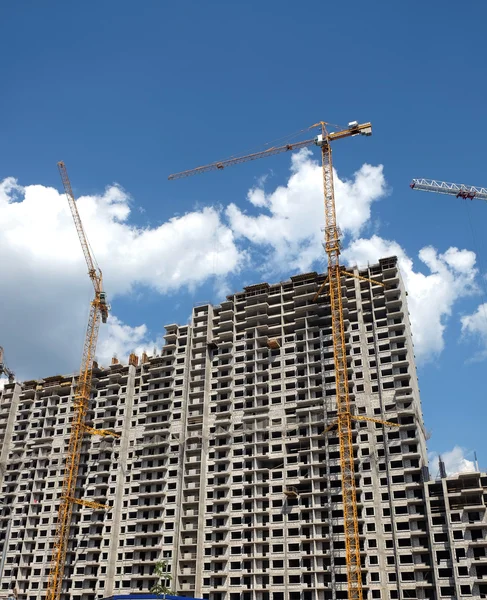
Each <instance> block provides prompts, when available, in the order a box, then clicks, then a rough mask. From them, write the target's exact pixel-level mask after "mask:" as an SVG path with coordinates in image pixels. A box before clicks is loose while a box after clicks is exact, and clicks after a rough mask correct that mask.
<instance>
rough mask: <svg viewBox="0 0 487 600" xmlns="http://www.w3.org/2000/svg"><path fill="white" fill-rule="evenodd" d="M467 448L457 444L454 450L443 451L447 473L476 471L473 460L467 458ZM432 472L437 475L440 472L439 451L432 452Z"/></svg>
mask: <svg viewBox="0 0 487 600" xmlns="http://www.w3.org/2000/svg"><path fill="white" fill-rule="evenodd" d="M465 452H466V450H465V448H461V447H460V446H455V447H454V448H453V450H449V451H448V452H442V453H441V458H442V460H443V462H444V463H445V469H446V473H447V475H456V474H457V473H471V472H473V471H475V464H474V462H473V461H472V460H468V459H467V458H465ZM429 461H430V473H431V475H432V477H436V476H437V475H438V473H439V470H440V467H439V455H438V453H437V452H431V453H430V455H429Z"/></svg>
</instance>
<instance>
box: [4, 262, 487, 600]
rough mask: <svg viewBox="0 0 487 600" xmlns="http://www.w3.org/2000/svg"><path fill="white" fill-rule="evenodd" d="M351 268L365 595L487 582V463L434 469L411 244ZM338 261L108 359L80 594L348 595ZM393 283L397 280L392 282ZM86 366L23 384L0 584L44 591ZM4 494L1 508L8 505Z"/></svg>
mask: <svg viewBox="0 0 487 600" xmlns="http://www.w3.org/2000/svg"><path fill="white" fill-rule="evenodd" d="M355 274H356V275H360V276H362V277H365V278H372V279H373V280H375V281H376V282H380V283H372V282H370V281H365V280H359V279H357V278H354V277H351V276H344V278H343V302H344V318H345V323H346V329H347V352H348V356H349V384H350V389H351V400H352V405H353V410H354V411H355V413H356V414H357V415H364V416H369V417H372V418H377V419H383V420H387V421H393V422H395V423H397V427H391V428H387V427H384V426H383V425H381V424H379V423H371V422H366V421H361V422H360V421H358V422H357V423H356V429H355V432H354V448H355V452H356V462H355V465H356V481H357V489H358V490H359V491H360V498H361V502H360V505H359V515H360V531H361V540H362V557H363V573H364V577H365V579H364V586H365V587H364V597H366V598H381V599H389V598H398V599H399V598H418V599H424V598H429V599H438V600H439V599H440V598H448V599H456V600H460V598H465V597H472V598H480V597H486V595H487V590H486V584H483V583H482V578H483V577H486V576H487V562H486V561H487V558H486V555H485V548H486V547H487V521H486V518H485V506H486V497H487V476H486V475H482V474H480V473H476V474H469V475H468V476H467V475H464V476H460V477H456V478H444V479H440V480H438V481H436V480H435V481H429V474H428V468H427V454H426V442H425V431H424V425H423V418H422V413H421V405H420V399H419V391H418V384H417V377H416V371H415V362H414V354H413V344H412V338H411V331H410V325H409V318H408V312H407V305H406V293H405V290H404V287H403V284H402V281H401V279H400V276H399V272H398V268H397V261H396V259H395V258H394V257H392V258H388V259H383V260H381V261H380V262H379V264H377V265H373V266H371V267H370V268H368V269H364V270H357V269H355ZM323 282H324V276H323V275H319V274H316V273H308V274H305V275H298V276H296V277H292V278H291V279H290V280H288V281H284V282H281V283H278V284H274V285H269V284H258V285H254V286H249V287H247V288H245V289H244V290H243V291H242V292H239V293H237V294H234V295H232V296H230V297H228V299H227V300H226V301H225V302H223V303H221V304H220V305H218V306H212V305H208V304H206V305H202V306H198V307H196V308H195V309H194V310H193V317H192V322H191V324H190V325H188V326H178V325H169V326H166V336H165V338H166V344H165V346H164V347H163V349H162V352H161V354H160V355H159V356H154V357H146V356H144V357H143V358H142V360H141V362H140V364H136V361H132V364H130V365H120V364H114V365H112V366H110V367H109V368H104V369H101V368H96V369H95V372H94V386H95V391H94V394H93V400H92V409H91V411H90V413H89V417H88V418H89V424H90V425H92V426H93V427H96V428H105V429H114V430H115V431H117V432H118V433H120V434H121V437H120V439H113V438H99V437H89V436H87V437H86V440H85V443H84V446H83V453H82V461H81V465H82V468H81V469H80V476H79V496H82V497H85V498H88V499H91V500H96V501H99V502H103V503H106V504H108V505H109V506H110V507H111V510H109V511H103V510H98V511H93V510H90V509H88V508H83V507H80V506H76V507H75V509H74V515H73V522H72V529H71V533H72V536H71V541H70V546H69V552H68V563H67V567H66V570H65V577H66V581H65V584H64V598H65V599H66V600H67V599H68V598H70V599H72V600H97V599H99V598H103V597H106V596H110V595H111V594H113V593H123V592H137V591H148V590H149V589H150V588H151V586H152V585H153V584H154V582H155V578H154V575H153V569H154V565H155V562H156V561H158V560H161V559H162V558H164V559H165V560H166V561H167V565H168V570H170V572H171V574H172V582H171V583H170V587H171V588H173V589H174V590H175V591H176V592H178V593H181V594H183V595H186V596H196V597H204V598H209V599H210V600H326V599H340V598H346V597H347V582H346V565H345V542H344V534H343V507H342V497H341V482H340V460H339V445H338V438H337V435H336V433H334V430H333V429H331V431H330V432H329V433H328V434H327V435H323V431H324V429H325V428H326V427H328V425H330V424H331V423H332V422H333V420H334V418H335V416H336V405H335V383H334V367H333V347H332V340H331V315H330V307H329V303H328V299H327V295H326V286H325V288H324V290H323V294H322V295H321V296H320V298H319V300H318V302H314V301H313V297H314V295H315V294H316V292H317V291H318V290H319V289H320V287H321V286H322V284H323ZM381 283H382V284H384V285H381ZM72 393H73V381H72V378H71V377H67V378H66V377H61V376H57V377H50V378H46V379H44V380H42V381H31V382H25V383H23V384H11V385H7V386H6V387H5V390H4V392H3V394H2V396H1V403H0V436H1V437H0V439H1V440H2V446H1V455H0V478H1V479H0V485H1V498H0V499H1V500H2V502H3V505H1V506H0V508H1V512H0V544H1V545H2V556H1V563H0V593H5V591H7V590H9V589H12V587H13V586H14V585H15V586H16V587H17V590H18V593H19V600H40V599H41V598H43V597H44V594H45V586H46V581H47V575H48V572H49V558H50V548H51V547H52V544H53V535H54V532H55V525H54V524H55V519H56V506H57V504H58V502H59V494H60V491H61V481H62V469H63V457H64V450H65V448H66V445H67V439H68V435H69V416H70V403H71V399H72ZM2 506H3V507H2Z"/></svg>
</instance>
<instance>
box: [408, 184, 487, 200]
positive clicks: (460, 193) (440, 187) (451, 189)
mask: <svg viewBox="0 0 487 600" xmlns="http://www.w3.org/2000/svg"><path fill="white" fill-rule="evenodd" d="M409 187H410V188H412V189H413V190H419V191H422V192H435V193H437V194H448V195H449V196H456V197H457V198H463V199H464V200H473V199H479V200H487V188H483V187H474V186H473V185H464V184H463V183H448V182H446V181H436V180H435V179H413V180H412V181H411V183H410V184H409Z"/></svg>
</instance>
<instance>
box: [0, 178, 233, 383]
mask: <svg viewBox="0 0 487 600" xmlns="http://www.w3.org/2000/svg"><path fill="white" fill-rule="evenodd" d="M77 205H78V210H79V212H80V215H81V218H82V220H83V224H84V226H85V229H86V231H87V232H88V236H89V239H90V242H91V245H92V247H93V250H94V254H95V255H96V257H97V259H98V261H99V263H100V265H102V267H103V271H104V281H105V289H106V290H107V292H108V294H109V297H110V299H113V298H114V297H115V298H116V296H117V295H122V294H127V293H130V292H131V291H132V290H133V289H134V286H136V285H138V284H142V285H144V286H149V287H151V288H153V289H155V290H157V291H158V292H160V293H168V292H174V291H176V290H180V289H181V288H183V287H187V288H194V287H195V286H197V285H199V284H201V283H202V282H204V281H207V280H208V279H209V278H214V279H215V280H216V282H217V283H218V285H220V286H223V285H224V284H223V282H224V280H225V277H226V276H227V275H228V274H229V273H233V272H236V271H238V269H239V268H240V265H241V263H242V261H243V259H244V256H245V253H244V252H243V251H241V250H239V249H238V248H237V246H236V244H235V241H234V235H233V233H232V231H231V229H230V228H229V227H228V226H227V225H226V224H225V223H224V222H223V221H222V220H221V218H220V214H219V211H218V210H216V209H214V208H203V209H202V210H197V211H196V210H195V211H193V212H188V213H186V214H183V215H181V216H179V217H174V218H172V219H170V220H169V221H167V222H165V223H163V224H162V225H160V226H158V227H152V228H151V227H147V228H136V227H134V226H132V225H131V224H130V222H129V217H130V213H131V200H130V197H129V196H128V194H127V193H126V192H125V191H124V190H123V189H122V188H121V187H119V186H116V185H113V186H110V187H108V188H107V189H106V190H105V192H104V193H103V194H101V195H93V196H81V197H80V198H79V199H78V201H77ZM0 256H2V257H8V258H7V259H5V260H2V280H1V283H0V285H1V293H2V306H3V307H6V308H5V309H4V310H2V311H1V313H0V331H1V336H2V339H1V343H2V345H3V346H4V347H5V348H6V349H7V351H8V356H9V362H10V364H11V365H16V367H17V365H20V367H17V368H16V371H17V375H18V376H19V377H20V378H25V377H42V376H43V375H46V374H49V373H52V372H53V371H58V372H65V371H67V370H68V371H69V370H74V369H76V368H77V366H78V365H77V361H78V358H79V352H80V348H81V343H82V336H83V329H84V327H85V324H86V322H87V317H88V311H89V299H90V295H91V294H92V288H91V287H90V282H89V279H88V277H87V275H86V264H85V263H84V259H83V255H82V253H81V248H80V245H79V241H78V239H77V236H76V233H75V229H74V225H73V222H72V217H71V214H70V212H69V207H68V203H67V201H66V198H65V196H64V194H61V193H59V192H58V191H57V190H55V189H54V188H50V187H45V186H42V185H29V186H26V187H22V186H20V185H19V184H18V182H17V181H16V180H15V179H13V178H8V179H5V180H3V181H2V182H0ZM108 330H109V332H110V333H109V335H108V338H106V339H109V340H111V341H112V342H113V343H114V345H115V346H116V350H115V351H121V347H122V346H123V343H124V342H126V346H127V347H126V348H125V350H124V353H126V352H127V351H130V349H131V348H129V347H128V346H130V345H137V344H139V342H140V344H141V343H142V341H141V340H142V337H143V335H146V334H147V332H145V331H143V330H142V329H140V328H138V327H135V328H134V329H133V331H131V330H129V329H123V324H121V323H120V322H119V321H117V320H113V321H111V324H110V325H109V327H108ZM122 334H123V335H122ZM115 342H116V343H115ZM136 342H137V343H136ZM107 344H108V342H107V341H106V340H105V342H104V346H103V347H102V348H106V347H107V346H106V345H107Z"/></svg>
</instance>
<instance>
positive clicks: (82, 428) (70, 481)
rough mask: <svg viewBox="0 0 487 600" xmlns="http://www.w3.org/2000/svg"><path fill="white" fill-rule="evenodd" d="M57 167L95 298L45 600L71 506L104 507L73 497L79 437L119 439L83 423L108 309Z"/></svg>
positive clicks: (57, 579)
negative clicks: (97, 346) (100, 330)
mask: <svg viewBox="0 0 487 600" xmlns="http://www.w3.org/2000/svg"><path fill="white" fill-rule="evenodd" d="M58 168H59V173H60V174H61V179H62V182H63V185H64V191H65V192H66V197H67V199H68V203H69V208H70V209H71V214H72V216H73V219H74V224H75V225H76V230H77V232H78V237H79V240H80V242H81V247H82V249H83V254H84V256H85V260H86V264H87V265H88V274H89V276H90V279H91V281H92V282H93V287H94V288H95V297H94V299H93V300H92V301H91V309H90V316H89V320H88V327H87V330H86V337H85V341H84V346H83V358H82V360H81V367H80V372H79V378H78V381H77V385H76V390H75V394H74V405H73V418H72V421H71V434H70V437H69V445H68V450H67V455H66V464H65V470H64V479H63V489H62V495H61V503H60V505H59V512H58V518H57V528H56V541H55V543H54V549H53V554H52V561H51V570H50V573H49V582H48V587H47V600H59V598H60V597H61V592H62V584H63V576H64V567H65V563H66V554H67V549H68V541H69V530H70V526H71V516H72V513H73V504H81V505H82V506H88V507H90V508H95V509H100V508H102V509H106V508H107V507H106V506H105V505H103V504H99V503H98V502H90V501H88V500H82V499H79V498H76V497H75V493H76V481H77V478H78V470H79V461H80V455H81V445H82V443H83V434H84V433H91V434H93V435H112V436H115V437H119V436H118V434H116V433H113V432H110V431H107V430H104V429H93V428H92V427H88V426H87V425H86V423H85V419H86V413H87V411H88V405H89V401H90V396H91V383H92V376H93V359H94V356H95V351H96V344H97V340H98V330H99V327H100V320H101V321H102V322H103V323H106V321H107V317H108V311H109V308H110V307H109V306H108V304H107V301H106V294H105V292H104V291H103V277H102V272H101V270H100V269H99V268H98V266H97V265H96V261H95V259H94V257H93V253H92V251H91V250H90V246H89V243H88V239H87V237H86V234H85V231H84V229H83V224H82V222H81V219H80V216H79V213H78V208H77V206H76V201H75V198H74V194H73V190H72V189H71V183H70V181H69V177H68V173H67V171H66V167H65V165H64V163H63V162H59V163H58Z"/></svg>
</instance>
